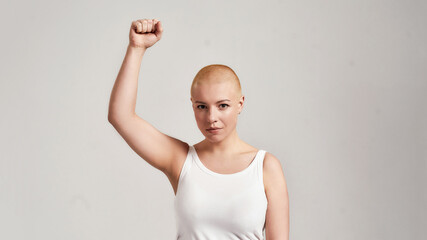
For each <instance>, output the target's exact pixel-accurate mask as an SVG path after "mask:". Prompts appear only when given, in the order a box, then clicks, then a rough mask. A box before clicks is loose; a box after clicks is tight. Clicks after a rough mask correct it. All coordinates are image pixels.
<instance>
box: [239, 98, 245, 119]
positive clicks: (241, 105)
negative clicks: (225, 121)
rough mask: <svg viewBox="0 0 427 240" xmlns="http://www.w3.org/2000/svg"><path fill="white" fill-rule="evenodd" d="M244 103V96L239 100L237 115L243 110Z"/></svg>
mask: <svg viewBox="0 0 427 240" xmlns="http://www.w3.org/2000/svg"><path fill="white" fill-rule="evenodd" d="M244 102H245V96H244V95H242V96H241V97H240V99H239V105H240V106H239V114H240V112H242V109H243V103H244Z"/></svg>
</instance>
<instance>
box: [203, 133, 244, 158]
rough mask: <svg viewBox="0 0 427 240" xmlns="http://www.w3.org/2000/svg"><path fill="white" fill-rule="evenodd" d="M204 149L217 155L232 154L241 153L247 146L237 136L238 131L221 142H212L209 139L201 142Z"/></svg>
mask: <svg viewBox="0 0 427 240" xmlns="http://www.w3.org/2000/svg"><path fill="white" fill-rule="evenodd" d="M201 145H202V147H203V148H204V149H205V150H206V151H208V152H211V153H212V154H216V153H231V152H236V151H239V150H240V149H242V148H243V146H244V145H245V144H244V142H243V141H242V140H241V139H240V137H239V135H238V134H237V131H236V129H234V131H233V132H231V133H230V135H228V136H227V137H226V138H225V139H223V140H222V141H219V142H211V141H209V140H208V139H206V138H205V139H204V140H203V141H202V142H201Z"/></svg>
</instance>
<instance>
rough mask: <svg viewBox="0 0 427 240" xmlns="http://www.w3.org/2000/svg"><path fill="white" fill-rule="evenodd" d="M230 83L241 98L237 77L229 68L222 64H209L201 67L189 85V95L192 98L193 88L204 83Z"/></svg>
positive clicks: (240, 88)
mask: <svg viewBox="0 0 427 240" xmlns="http://www.w3.org/2000/svg"><path fill="white" fill-rule="evenodd" d="M222 82H231V83H232V84H233V85H234V86H235V87H236V92H237V94H238V95H239V97H240V96H242V87H241V85H240V80H239V77H237V74H236V73H235V72H234V71H233V69H231V68H230V67H229V66H226V65H223V64H211V65H207V66H205V67H203V68H202V69H200V70H199V72H197V74H196V76H195V77H194V79H193V83H192V84H191V89H190V91H191V92H190V94H191V96H193V91H194V88H195V87H196V86H197V85H199V84H204V83H222Z"/></svg>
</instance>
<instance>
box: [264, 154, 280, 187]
mask: <svg viewBox="0 0 427 240" xmlns="http://www.w3.org/2000/svg"><path fill="white" fill-rule="evenodd" d="M263 180H264V188H265V190H266V193H268V192H269V191H274V190H275V189H283V188H286V180H285V175H284V173H283V169H282V164H281V162H280V160H279V159H278V158H277V157H276V156H274V155H273V154H271V153H269V152H266V153H265V157H264V163H263Z"/></svg>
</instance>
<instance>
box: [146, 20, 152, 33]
mask: <svg viewBox="0 0 427 240" xmlns="http://www.w3.org/2000/svg"><path fill="white" fill-rule="evenodd" d="M147 24H148V25H147V31H148V32H149V33H151V32H153V20H152V19H147Z"/></svg>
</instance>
